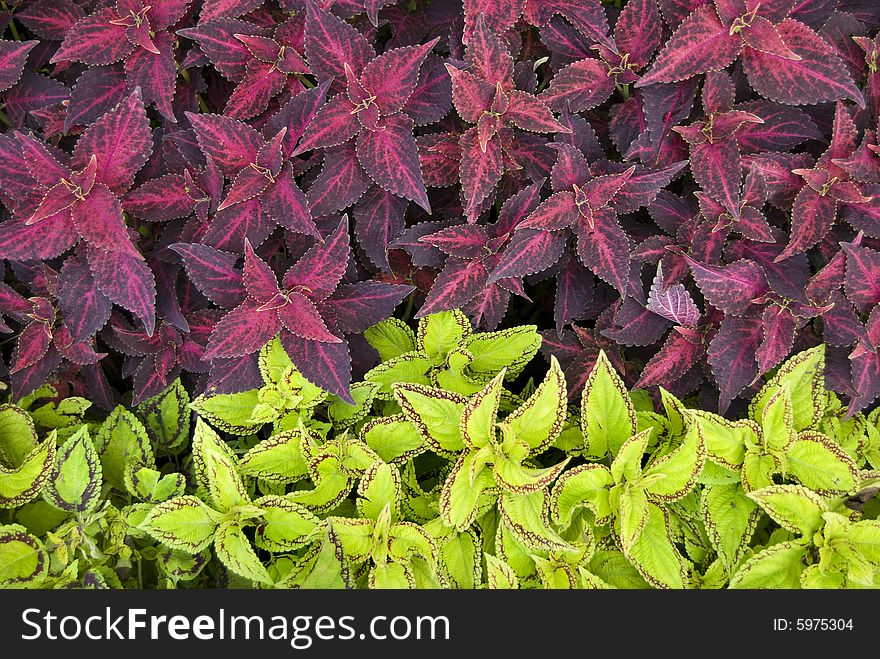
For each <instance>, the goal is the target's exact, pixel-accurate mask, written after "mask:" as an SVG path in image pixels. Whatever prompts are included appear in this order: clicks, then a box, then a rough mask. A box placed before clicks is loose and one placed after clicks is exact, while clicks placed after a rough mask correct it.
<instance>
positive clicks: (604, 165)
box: [590, 160, 687, 213]
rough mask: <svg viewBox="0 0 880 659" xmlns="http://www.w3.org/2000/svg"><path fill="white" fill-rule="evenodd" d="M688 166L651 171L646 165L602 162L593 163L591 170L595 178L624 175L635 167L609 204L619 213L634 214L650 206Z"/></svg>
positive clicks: (674, 164)
mask: <svg viewBox="0 0 880 659" xmlns="http://www.w3.org/2000/svg"><path fill="white" fill-rule="evenodd" d="M686 166H687V160H682V161H679V162H674V163H672V164H670V165H667V166H666V167H662V168H660V169H651V168H650V167H645V166H644V165H632V164H630V163H625V162H611V161H609V160H600V161H599V162H596V163H593V164H592V165H591V167H590V170H591V171H592V172H593V175H594V176H603V175H607V174H623V173H625V172H626V171H627V170H629V169H631V168H632V167H635V169H634V170H633V172H632V173H631V174H630V175H629V176H628V177H627V178H626V180H625V181H624V183H623V185H622V186H621V188H620V189H619V190H618V191H617V194H615V195H614V197H613V198H612V199H611V201H610V202H609V206H611V207H612V208H613V209H614V210H616V211H617V212H618V213H632V212H633V211H635V210H638V209H639V208H641V207H642V206H648V205H649V204H651V203H652V202H653V201H654V198H655V197H656V196H657V194H658V193H659V192H660V190H661V189H662V188H663V187H665V186H667V185H669V183H670V181H672V179H674V178H675V177H676V176H677V175H678V173H679V172H680V171H681V170H683V169H684V168H685V167H686Z"/></svg>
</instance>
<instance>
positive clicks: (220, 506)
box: [192, 419, 250, 513]
mask: <svg viewBox="0 0 880 659" xmlns="http://www.w3.org/2000/svg"><path fill="white" fill-rule="evenodd" d="M192 454H193V469H194V471H195V474H196V480H197V481H198V484H199V487H201V488H202V489H203V490H204V491H205V492H206V493H207V494H208V496H209V498H210V503H211V505H212V506H213V507H214V508H216V509H217V510H219V511H220V512H224V513H225V512H228V511H229V510H231V509H232V508H235V507H236V506H240V505H244V504H247V503H249V502H250V497H249V496H248V492H247V489H246V488H245V486H244V482H243V481H242V479H241V476H239V474H238V460H237V458H236V457H235V454H234V453H232V450H231V449H230V448H229V445H228V444H226V442H224V441H223V440H221V439H220V437H219V436H218V435H217V433H216V432H214V430H213V429H212V428H211V427H210V426H209V425H208V424H207V423H205V422H204V421H203V420H202V419H198V420H197V421H196V429H195V433H194V434H193V441H192Z"/></svg>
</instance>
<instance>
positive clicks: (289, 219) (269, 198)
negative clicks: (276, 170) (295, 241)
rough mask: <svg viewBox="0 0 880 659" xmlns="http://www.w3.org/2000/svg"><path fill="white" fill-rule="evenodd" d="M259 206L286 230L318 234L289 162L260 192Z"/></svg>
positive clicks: (312, 234) (310, 234) (315, 235)
mask: <svg viewBox="0 0 880 659" xmlns="http://www.w3.org/2000/svg"><path fill="white" fill-rule="evenodd" d="M260 206H261V208H262V210H263V212H265V214H266V215H268V216H269V217H270V218H272V219H273V220H275V222H276V223H278V224H279V225H280V226H282V227H284V228H285V229H287V230H288V231H292V232H293V233H301V234H304V235H308V236H314V237H316V238H317V237H318V236H319V232H318V229H317V228H316V227H315V223H314V222H313V221H312V213H311V211H310V210H309V203H308V201H307V200H306V195H305V194H304V193H303V191H302V190H300V189H299V186H298V185H297V184H296V181H295V180H294V178H293V170H292V169H291V168H290V165H289V164H286V165H284V168H283V169H282V170H281V173H280V174H279V175H278V177H277V178H276V179H275V182H274V183H273V184H272V185H270V186H269V188H268V189H266V190H265V191H264V192H263V193H262V195H261V196H260Z"/></svg>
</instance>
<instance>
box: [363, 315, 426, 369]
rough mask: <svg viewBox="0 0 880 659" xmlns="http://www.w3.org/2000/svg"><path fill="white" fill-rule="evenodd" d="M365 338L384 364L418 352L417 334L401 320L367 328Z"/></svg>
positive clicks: (389, 320) (394, 319)
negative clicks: (406, 354) (405, 354)
mask: <svg viewBox="0 0 880 659" xmlns="http://www.w3.org/2000/svg"><path fill="white" fill-rule="evenodd" d="M364 338H365V339H366V340H367V343H369V344H370V345H371V346H373V348H375V349H376V351H377V352H378V353H379V359H381V360H382V361H383V362H387V361H388V360H389V359H394V358H395V357H399V356H400V355H402V354H404V353H407V352H412V351H414V350H416V335H415V333H414V332H413V331H412V330H411V329H410V328H409V325H407V324H406V323H405V322H403V321H402V320H400V319H399V318H388V319H387V320H383V321H382V322H380V323H377V324H375V325H373V326H372V327H370V328H367V330H366V331H365V332H364Z"/></svg>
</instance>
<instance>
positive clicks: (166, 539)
mask: <svg viewBox="0 0 880 659" xmlns="http://www.w3.org/2000/svg"><path fill="white" fill-rule="evenodd" d="M221 517H222V516H221V515H220V513H218V512H216V511H214V510H212V509H211V508H209V507H208V506H207V505H206V504H205V503H203V502H202V500H201V499H199V498H198V497H194V496H192V495H184V496H182V497H176V498H174V499H169V500H168V501H163V502H162V503H160V504H158V505H156V506H155V507H153V508H152V509H151V510H150V511H149V513H148V514H147V516H146V518H145V519H144V521H143V523H142V524H141V528H143V529H144V530H145V531H146V532H147V533H149V534H150V535H151V536H152V537H154V538H155V539H156V540H158V541H159V542H161V543H163V544H164V545H166V546H168V547H171V548H172V549H178V550H180V551H185V552H187V553H190V554H197V553H199V552H200V551H202V550H203V549H205V548H206V547H208V545H210V544H211V541H212V540H213V539H214V531H215V530H216V529H217V524H218V522H219V520H220V519H221Z"/></svg>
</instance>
